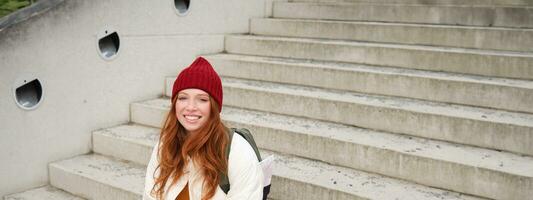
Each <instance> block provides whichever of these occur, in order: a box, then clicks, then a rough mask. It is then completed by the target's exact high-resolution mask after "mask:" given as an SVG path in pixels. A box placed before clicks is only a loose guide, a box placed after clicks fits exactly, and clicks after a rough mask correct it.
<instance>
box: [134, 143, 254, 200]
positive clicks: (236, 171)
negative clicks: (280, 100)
mask: <svg viewBox="0 0 533 200" xmlns="http://www.w3.org/2000/svg"><path fill="white" fill-rule="evenodd" d="M155 147H159V143H158V144H157V145H156V146H155ZM155 147H154V150H153V152H152V156H151V158H150V162H149V163H148V166H147V170H146V181H145V186H144V193H143V200H155V197H153V196H151V195H150V191H151V190H152V187H153V186H154V176H153V175H154V170H155V169H156V168H157V166H158V165H159V160H158V159H157V152H158V148H155ZM188 163H189V164H188V165H187V166H185V172H186V173H185V174H184V175H183V176H182V177H180V179H179V180H178V181H177V182H176V184H175V185H173V186H172V187H171V188H170V189H169V188H168V187H169V185H170V183H171V182H172V178H170V180H168V181H167V185H166V186H165V187H166V189H165V191H166V194H165V198H164V199H165V200H175V199H176V197H177V196H178V194H179V193H180V192H181V190H183V188H184V187H185V184H186V183H187V182H188V183H189V197H190V199H191V200H201V197H202V192H203V191H202V183H203V177H202V176H201V174H200V172H199V171H198V170H197V169H196V167H195V165H194V164H193V162H188ZM158 174H159V170H157V172H156V176H157V175H158ZM228 179H229V182H230V184H231V188H230V190H229V192H228V194H227V195H226V194H225V193H224V191H222V189H221V188H220V187H218V188H217V191H216V192H215V195H214V196H213V198H212V200H223V199H228V200H261V199H262V198H263V171H262V170H261V167H260V165H259V161H258V160H257V157H256V155H255V153H254V150H253V149H252V146H250V144H249V143H248V142H247V141H246V140H245V139H244V138H243V137H242V136H240V135H239V134H237V133H234V134H233V139H232V142H231V152H230V154H229V160H228Z"/></svg>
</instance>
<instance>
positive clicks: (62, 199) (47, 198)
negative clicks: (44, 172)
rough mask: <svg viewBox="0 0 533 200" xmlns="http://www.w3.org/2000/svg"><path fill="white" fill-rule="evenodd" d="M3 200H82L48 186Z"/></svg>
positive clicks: (9, 196) (5, 197)
mask: <svg viewBox="0 0 533 200" xmlns="http://www.w3.org/2000/svg"><path fill="white" fill-rule="evenodd" d="M3 199H4V200H83V198H81V197H77V196H74V195H73V194H70V193H68V192H65V191H63V190H60V189H58V188H55V187H52V186H50V185H47V186H43V187H39V188H35V189H30V190H27V191H24V192H20V193H16V194H10V195H6V196H4V198H3Z"/></svg>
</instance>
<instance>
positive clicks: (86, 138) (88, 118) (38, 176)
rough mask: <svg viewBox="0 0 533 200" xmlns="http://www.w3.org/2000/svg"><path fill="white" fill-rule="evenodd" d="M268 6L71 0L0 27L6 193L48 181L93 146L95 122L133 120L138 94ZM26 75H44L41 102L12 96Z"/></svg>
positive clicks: (0, 183) (0, 173) (151, 93)
mask: <svg viewBox="0 0 533 200" xmlns="http://www.w3.org/2000/svg"><path fill="white" fill-rule="evenodd" d="M45 1H47V0H41V1H40V2H45ZM56 1H57V0H56ZM265 5H266V2H265V1H264V0H253V1H249V0H224V1H219V0H192V1H191V5H190V8H189V12H188V13H187V14H186V15H184V16H180V15H178V14H177V12H176V10H175V7H174V1H173V0H159V1H143V0H91V1H84V0H65V1H63V2H61V3H59V4H58V5H56V6H54V7H53V8H50V10H49V11H47V12H44V13H41V14H39V15H37V16H33V17H31V18H30V19H28V20H26V21H22V22H19V23H16V24H14V25H12V26H9V27H7V28H3V29H0V160H1V161H0V163H1V164H0V197H1V196H4V195H6V194H9V193H14V192H18V191H22V190H25V189H28V188H31V187H37V186H40V185H45V184H47V182H48V177H47V176H48V174H47V172H48V170H47V168H48V167H47V164H48V163H50V162H52V161H55V160H59V159H64V158H67V157H72V156H75V155H79V154H84V153H88V152H90V150H91V149H90V146H91V138H90V134H91V131H93V130H95V129H100V128H104V127H109V126H113V125H117V124H121V123H126V122H128V121H129V104H130V103H131V102H134V101H140V100H145V99H150V98H154V97H157V96H160V95H162V94H163V90H164V77H165V76H169V75H170V76H173V75H176V74H177V73H178V72H179V70H180V69H181V68H182V67H183V66H186V65H188V64H189V63H190V62H192V60H193V58H194V57H195V56H197V55H200V54H208V53H215V52H220V51H222V50H223V48H224V37H223V34H227V33H247V32H248V30H249V19H250V18H251V17H262V16H264V15H265V13H266V10H265ZM106 28H108V29H109V30H116V31H117V32H118V34H119V37H120V48H119V52H118V55H117V56H116V57H115V58H114V59H112V60H109V61H108V60H104V59H102V57H101V56H100V55H99V54H98V51H97V50H98V48H97V34H98V33H99V32H101V31H103V30H104V29H106ZM24 75H28V76H36V77H37V78H39V80H40V81H41V83H42V84H43V95H44V96H43V100H42V103H41V104H40V106H39V107H38V108H36V109H35V110H30V111H28V110H23V109H21V108H19V107H18V106H17V105H16V103H15V100H14V98H13V92H12V90H13V84H14V82H15V81H16V80H17V79H18V78H20V77H23V76H24Z"/></svg>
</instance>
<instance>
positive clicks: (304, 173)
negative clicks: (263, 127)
mask: <svg viewBox="0 0 533 200" xmlns="http://www.w3.org/2000/svg"><path fill="white" fill-rule="evenodd" d="M261 153H262V154H263V155H265V156H266V155H272V152H268V151H262V152H261ZM274 155H275V156H276V163H275V165H274V169H275V170H274V175H275V176H274V177H273V180H272V181H273V184H272V198H275V199H287V200H289V199H299V200H300V199H301V200H321V199H335V200H348V199H384V200H385V199H387V200H389V199H390V200H396V199H398V200H399V199H406V200H407V199H409V200H411V199H413V200H414V199H421V200H422V199H479V198H475V197H471V196H467V195H462V194H458V193H454V192H449V191H443V190H438V189H434V188H429V187H424V186H421V185H415V184H413V183H409V182H404V181H400V180H397V179H390V178H387V177H383V176H380V175H377V174H370V173H365V172H361V171H356V170H353V169H349V168H344V167H337V166H333V165H329V164H326V163H322V162H317V161H311V160H307V159H301V158H298V157H294V156H288V155H282V154H274Z"/></svg>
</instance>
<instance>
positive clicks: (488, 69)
mask: <svg viewBox="0 0 533 200" xmlns="http://www.w3.org/2000/svg"><path fill="white" fill-rule="evenodd" d="M225 43H226V51H227V52H229V53H236V54H247V55H259V56H274V57H288V58H300V59H313V60H325V61H340V62H353V63H361V64H371V65H381V66H394V67H404V68H414V69H424V70H433V71H447V72H458V73H465V74H477V75H487V76H497V77H511V78H524V79H533V58H530V57H517V56H504V55H482V54H468V53H459V52H442V51H428V50H423V49H407V48H391V47H385V46H369V45H353V44H350V43H332V42H327V43H326V42H311V41H284V40H258V39H252V38H242V37H236V36H226V42H225ZM383 58H386V59H383Z"/></svg>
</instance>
